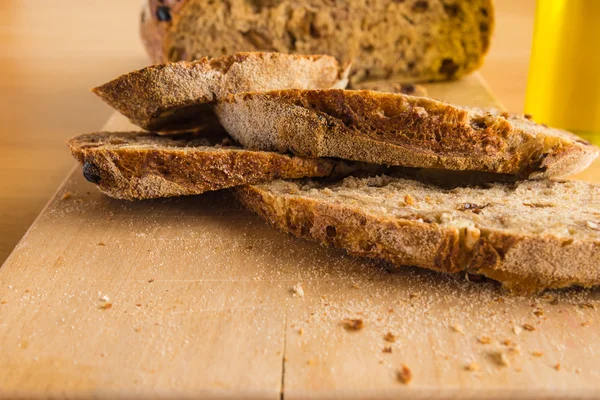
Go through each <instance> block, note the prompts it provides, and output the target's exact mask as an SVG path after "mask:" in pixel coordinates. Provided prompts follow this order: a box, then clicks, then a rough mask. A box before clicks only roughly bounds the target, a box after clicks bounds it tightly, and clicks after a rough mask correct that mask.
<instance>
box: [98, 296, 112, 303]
mask: <svg viewBox="0 0 600 400" xmlns="http://www.w3.org/2000/svg"><path fill="white" fill-rule="evenodd" d="M100 300H102V301H106V302H109V301H110V297H108V296H107V295H104V296H102V297H100Z"/></svg>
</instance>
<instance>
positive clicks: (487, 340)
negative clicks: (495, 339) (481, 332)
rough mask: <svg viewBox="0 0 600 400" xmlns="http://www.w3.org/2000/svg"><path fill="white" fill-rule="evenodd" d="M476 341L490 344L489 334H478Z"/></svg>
mask: <svg viewBox="0 0 600 400" xmlns="http://www.w3.org/2000/svg"><path fill="white" fill-rule="evenodd" d="M477 341H478V342H479V343H481V344H490V343H492V338H491V337H489V336H480V337H479V338H477Z"/></svg>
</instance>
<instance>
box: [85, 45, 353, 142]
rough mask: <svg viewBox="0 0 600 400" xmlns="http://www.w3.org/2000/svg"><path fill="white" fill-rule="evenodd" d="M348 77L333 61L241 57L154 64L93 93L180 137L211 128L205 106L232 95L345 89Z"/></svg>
mask: <svg viewBox="0 0 600 400" xmlns="http://www.w3.org/2000/svg"><path fill="white" fill-rule="evenodd" d="M347 74H348V70H347V68H346V70H344V71H342V70H341V69H340V66H339V64H338V62H337V61H336V60H335V59H334V58H333V57H330V56H321V55H290V54H279V53H238V54H233V55H229V56H224V57H218V58H213V59H208V58H202V59H200V60H198V61H194V62H190V63H188V62H178V63H168V64H164V65H152V66H150V67H146V68H143V69H141V70H139V71H134V72H131V73H128V74H125V75H122V76H120V77H118V78H116V79H114V80H112V81H110V82H108V83H105V84H104V85H101V86H99V87H97V88H94V89H92V90H93V92H94V93H96V94H97V95H98V96H100V98H102V99H103V100H104V101H106V102H107V103H108V104H109V105H110V106H111V107H113V108H115V109H116V110H117V111H119V112H120V113H121V114H123V115H125V116H126V117H128V118H129V119H130V120H131V122H133V123H134V124H136V125H138V126H140V127H142V128H144V129H146V130H160V131H161V132H162V133H167V132H168V133H177V132H185V131H186V130H189V129H190V128H194V129H198V128H199V127H201V126H203V125H207V124H208V125H211V123H212V122H214V115H213V114H212V112H211V109H210V107H208V106H207V103H209V102H211V101H213V100H216V99H218V98H221V97H223V96H226V95H227V94H229V93H240V92H248V91H266V90H275V89H293V88H296V89H327V88H332V87H335V88H344V87H346V84H347Z"/></svg>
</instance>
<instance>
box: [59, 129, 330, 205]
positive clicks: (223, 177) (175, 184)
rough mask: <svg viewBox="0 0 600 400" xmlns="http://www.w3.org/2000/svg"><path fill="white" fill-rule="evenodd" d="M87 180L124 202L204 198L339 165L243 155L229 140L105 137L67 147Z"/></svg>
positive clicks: (79, 140)
mask: <svg viewBox="0 0 600 400" xmlns="http://www.w3.org/2000/svg"><path fill="white" fill-rule="evenodd" d="M69 147H70V148H71V152H72V153H73V156H74V157H75V158H76V159H77V161H79V163H80V164H81V166H82V168H83V175H84V177H85V178H86V179H87V180H88V181H90V182H92V183H94V184H96V186H97V187H98V189H100V190H101V191H102V192H104V193H106V194H107V195H109V196H111V197H114V198H117V199H126V200H140V199H152V198H159V197H171V196H183V195H191V194H200V193H203V192H206V191H209V190H218V189H224V188H229V187H233V186H237V185H244V184H248V183H259V182H265V181H269V180H272V179H278V178H291V179H294V178H302V177H305V176H326V175H329V174H331V172H332V171H333V168H334V166H335V164H336V163H335V162H334V161H331V160H326V159H304V158H300V157H294V156H289V155H283V154H279V153H271V152H265V151H250V150H244V149H242V148H240V147H237V146H235V145H234V144H233V143H232V142H231V140H230V139H228V138H223V137H219V136H218V135H215V136H213V137H201V138H200V137H194V136H192V135H176V136H159V135H156V134H152V133H141V132H115V133H109V132H101V133H92V134H86V135H81V136H78V137H75V138H73V139H71V140H70V141H69Z"/></svg>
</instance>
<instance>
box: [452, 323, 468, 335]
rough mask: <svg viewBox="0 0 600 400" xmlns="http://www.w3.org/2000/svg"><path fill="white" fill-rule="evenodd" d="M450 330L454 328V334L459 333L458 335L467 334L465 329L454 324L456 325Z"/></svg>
mask: <svg viewBox="0 0 600 400" xmlns="http://www.w3.org/2000/svg"><path fill="white" fill-rule="evenodd" d="M450 328H452V330H453V331H454V332H458V333H461V334H463V335H464V334H465V331H464V330H463V327H462V326H460V325H458V324H454V325H452V326H450Z"/></svg>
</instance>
